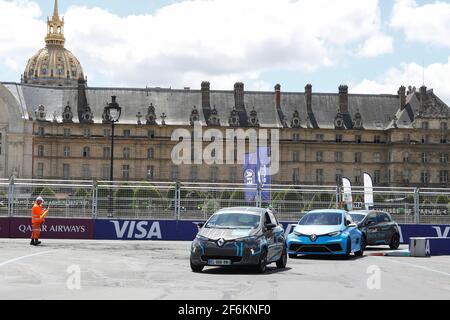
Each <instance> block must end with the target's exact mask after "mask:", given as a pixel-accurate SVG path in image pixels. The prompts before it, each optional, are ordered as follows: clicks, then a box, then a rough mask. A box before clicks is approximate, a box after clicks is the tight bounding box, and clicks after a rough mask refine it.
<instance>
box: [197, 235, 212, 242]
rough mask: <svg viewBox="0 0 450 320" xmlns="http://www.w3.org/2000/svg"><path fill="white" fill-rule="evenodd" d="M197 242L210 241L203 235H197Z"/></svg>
mask: <svg viewBox="0 0 450 320" xmlns="http://www.w3.org/2000/svg"><path fill="white" fill-rule="evenodd" d="M195 238H196V239H197V240H204V241H208V240H209V239H208V238H206V237H204V236H201V235H199V234H198V235H197V236H196V237H195Z"/></svg>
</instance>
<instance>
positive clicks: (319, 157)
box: [316, 151, 323, 162]
mask: <svg viewBox="0 0 450 320" xmlns="http://www.w3.org/2000/svg"><path fill="white" fill-rule="evenodd" d="M316 161H317V162H323V152H322V151H317V153H316Z"/></svg>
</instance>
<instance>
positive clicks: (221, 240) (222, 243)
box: [217, 239, 225, 247]
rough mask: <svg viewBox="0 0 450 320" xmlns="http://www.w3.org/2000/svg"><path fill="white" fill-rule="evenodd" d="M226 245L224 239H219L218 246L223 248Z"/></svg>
mask: <svg viewBox="0 0 450 320" xmlns="http://www.w3.org/2000/svg"><path fill="white" fill-rule="evenodd" d="M224 244H225V240H224V239H219V240H218V241H217V245H218V246H219V247H223V245H224Z"/></svg>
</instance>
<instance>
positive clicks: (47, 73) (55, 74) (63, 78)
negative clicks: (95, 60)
mask: <svg viewBox="0 0 450 320" xmlns="http://www.w3.org/2000/svg"><path fill="white" fill-rule="evenodd" d="M64 43H65V38H64V18H63V19H61V18H60V17H59V14H58V0H55V7H54V11H53V16H52V18H51V19H47V36H46V37H45V44H46V45H45V48H43V49H41V50H39V51H38V52H37V53H36V54H35V55H33V56H32V57H31V59H30V60H28V63H27V66H26V68H25V72H24V74H23V77H22V82H24V83H30V84H38V85H50V86H76V85H77V82H78V79H80V78H81V79H83V78H84V74H83V69H82V67H81V64H80V62H79V61H78V59H77V58H76V57H75V56H74V55H73V53H72V52H70V51H69V50H67V49H66V48H64Z"/></svg>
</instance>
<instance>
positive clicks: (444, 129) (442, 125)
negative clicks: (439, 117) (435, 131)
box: [440, 122, 448, 131]
mask: <svg viewBox="0 0 450 320" xmlns="http://www.w3.org/2000/svg"><path fill="white" fill-rule="evenodd" d="M440 128H441V130H442V131H447V130H448V124H447V122H441V124H440Z"/></svg>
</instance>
